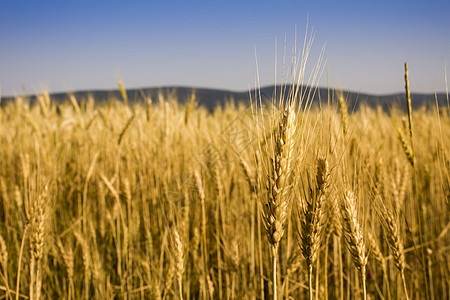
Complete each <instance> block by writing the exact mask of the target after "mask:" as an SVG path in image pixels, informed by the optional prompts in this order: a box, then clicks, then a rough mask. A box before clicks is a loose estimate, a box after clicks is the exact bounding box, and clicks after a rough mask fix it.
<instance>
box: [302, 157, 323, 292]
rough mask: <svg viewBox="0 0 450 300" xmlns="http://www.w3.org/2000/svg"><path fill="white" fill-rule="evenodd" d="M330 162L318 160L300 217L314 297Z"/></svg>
mask: <svg viewBox="0 0 450 300" xmlns="http://www.w3.org/2000/svg"><path fill="white" fill-rule="evenodd" d="M328 177H329V172H328V162H327V159H326V158H319V159H318V160H317V174H316V183H315V185H314V186H313V187H311V183H309V184H310V186H309V195H305V196H306V203H305V204H306V205H305V207H304V209H303V212H302V213H301V216H299V218H300V219H301V223H300V226H299V227H300V228H299V229H300V232H299V235H300V241H299V244H300V245H299V246H300V248H301V250H302V254H303V257H304V258H305V260H306V264H307V266H308V275H309V276H308V278H309V295H310V299H313V292H312V271H313V265H314V262H315V261H316V258H317V255H318V253H319V248H320V244H321V242H322V237H323V229H324V224H325V210H324V200H325V197H326V192H327V189H328Z"/></svg>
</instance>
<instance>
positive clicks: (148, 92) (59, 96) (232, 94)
mask: <svg viewBox="0 0 450 300" xmlns="http://www.w3.org/2000/svg"><path fill="white" fill-rule="evenodd" d="M275 87H276V88H277V94H279V93H280V90H281V86H267V87H262V88H261V89H260V92H259V93H258V94H260V95H261V99H262V101H270V99H272V97H273V95H274V91H275ZM193 89H195V92H196V101H197V103H198V104H199V105H201V106H204V107H206V108H208V109H209V110H213V109H214V108H215V107H216V106H217V105H222V106H223V105H224V104H225V103H226V102H227V101H230V100H231V99H233V100H234V102H235V103H236V104H237V103H241V102H243V103H244V104H249V103H250V96H249V95H251V97H252V98H253V99H254V96H255V90H251V91H245V92H236V91H229V90H220V89H207V88H192V87H180V86H165V87H152V88H139V89H127V95H128V102H129V103H135V102H140V101H143V100H144V99H145V98H146V97H150V98H151V99H152V101H153V103H157V102H158V93H162V94H163V95H164V97H165V98H168V97H169V98H170V97H171V96H173V97H174V98H176V99H177V100H178V101H179V102H180V103H185V102H186V101H189V99H190V97H191V94H192V90H193ZM305 90H306V91H309V90H308V87H305ZM336 91H337V90H333V89H327V88H318V89H317V90H316V92H315V94H314V100H313V103H314V104H315V105H317V104H320V103H321V104H327V102H328V98H329V97H328V95H330V99H332V101H333V102H336V99H337V98H336ZM72 94H73V95H74V96H75V97H76V99H77V100H78V101H83V100H86V99H88V96H89V95H91V96H92V98H93V99H94V100H95V101H96V102H106V101H109V100H110V99H122V97H121V95H120V92H119V91H118V90H91V91H76V92H73V93H72ZM343 94H344V96H345V98H346V99H347V103H348V107H349V110H353V109H355V110H356V109H358V108H359V107H360V106H361V105H368V106H370V107H377V106H381V107H382V108H383V109H384V110H389V109H390V108H391V107H393V106H397V107H399V108H403V107H405V105H404V101H405V100H404V99H405V94H404V93H398V94H389V95H371V94H362V93H355V92H350V91H343ZM50 97H51V99H52V101H54V102H64V101H67V100H68V93H53V94H51V95H50ZM27 98H29V99H30V102H31V103H33V102H35V101H36V96H35V95H31V96H28V97H27ZM436 98H437V102H438V104H439V107H447V105H448V98H447V95H446V94H445V93H438V94H436V95H435V94H420V93H412V94H411V99H412V106H413V108H420V107H423V106H425V107H427V108H430V107H432V106H435V105H436ZM13 99H14V98H13V97H3V98H2V104H5V103H7V102H9V101H12V100H13Z"/></svg>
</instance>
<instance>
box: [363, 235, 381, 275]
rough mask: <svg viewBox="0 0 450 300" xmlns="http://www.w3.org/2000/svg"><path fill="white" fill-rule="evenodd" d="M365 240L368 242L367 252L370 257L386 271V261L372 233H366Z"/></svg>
mask: <svg viewBox="0 0 450 300" xmlns="http://www.w3.org/2000/svg"><path fill="white" fill-rule="evenodd" d="M367 241H368V242H369V252H370V255H371V256H372V257H374V258H375V260H376V261H377V262H378V263H379V264H380V266H381V268H382V269H383V272H385V271H386V261H385V258H384V256H383V253H382V252H381V249H380V246H378V243H377V241H376V240H375V238H374V236H373V235H372V233H370V232H369V233H367Z"/></svg>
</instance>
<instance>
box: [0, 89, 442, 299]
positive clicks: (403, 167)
mask: <svg viewBox="0 0 450 300" xmlns="http://www.w3.org/2000/svg"><path fill="white" fill-rule="evenodd" d="M120 87H121V90H122V94H123V97H122V99H111V101H109V103H103V104H97V103H96V102H95V99H92V98H87V99H76V98H75V97H74V96H73V95H72V96H70V95H68V96H67V101H66V102H64V103H56V102H53V101H52V99H51V96H49V95H48V94H47V93H43V94H41V95H39V96H38V97H37V100H38V101H36V102H35V103H30V101H29V99H27V98H26V97H17V98H16V99H15V101H13V102H9V103H2V105H1V106H0V299H8V300H10V299H274V298H276V299H449V297H450V274H449V272H450V255H449V254H450V239H449V229H450V219H449V199H450V181H449V180H450V115H449V112H448V107H439V108H437V107H435V108H434V109H419V110H414V111H411V110H410V109H408V107H410V103H411V101H414V99H412V100H411V99H409V98H407V97H405V101H404V107H397V108H396V107H392V108H391V110H390V111H383V110H382V109H371V108H368V107H365V106H361V107H360V108H359V109H358V110H357V111H353V110H352V108H351V107H350V108H349V107H347V104H346V99H345V96H343V95H342V94H339V93H335V94H334V93H332V94H330V95H329V97H328V99H324V100H323V101H322V103H311V102H310V101H309V99H311V95H310V94H309V92H307V91H306V90H303V89H302V88H301V86H300V85H295V84H294V85H288V86H286V88H285V89H284V90H280V91H277V95H273V99H272V102H271V103H262V102H261V101H259V97H258V95H253V96H254V97H253V101H252V103H251V105H249V106H245V105H243V104H234V103H233V101H229V103H228V104H227V105H225V106H224V107H218V108H216V109H215V110H214V111H213V112H211V111H207V110H206V109H204V108H202V107H201V106H198V105H197V104H196V99H195V93H193V94H192V97H191V99H190V100H189V101H187V102H186V103H185V104H180V103H179V102H178V101H177V98H176V95H173V96H170V97H165V96H163V94H161V95H160V96H159V97H157V98H155V99H150V98H146V97H144V96H143V99H142V101H140V103H135V104H132V105H131V104H130V105H129V104H128V103H127V97H126V92H125V89H124V88H123V85H120ZM309 91H310V90H309ZM280 99H282V101H280Z"/></svg>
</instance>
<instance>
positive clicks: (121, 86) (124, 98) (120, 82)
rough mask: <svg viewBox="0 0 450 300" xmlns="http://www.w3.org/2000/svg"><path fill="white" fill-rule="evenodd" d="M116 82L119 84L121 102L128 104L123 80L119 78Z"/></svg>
mask: <svg viewBox="0 0 450 300" xmlns="http://www.w3.org/2000/svg"><path fill="white" fill-rule="evenodd" d="M118 84H119V91H120V95H121V96H122V99H123V103H125V105H128V96H127V91H126V90H125V86H124V85H123V81H122V80H119V82H118Z"/></svg>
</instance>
